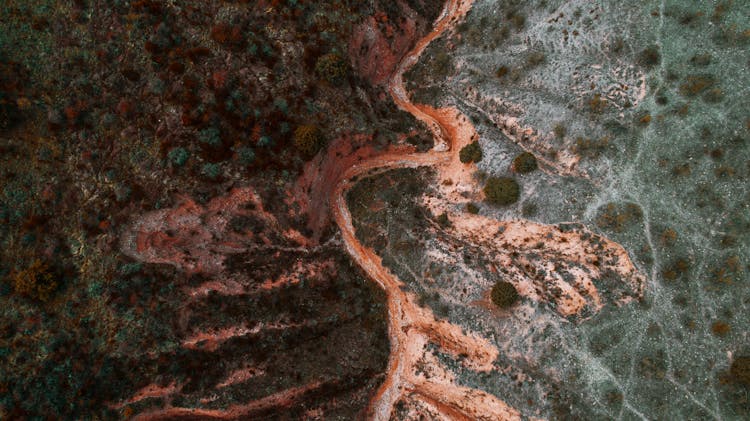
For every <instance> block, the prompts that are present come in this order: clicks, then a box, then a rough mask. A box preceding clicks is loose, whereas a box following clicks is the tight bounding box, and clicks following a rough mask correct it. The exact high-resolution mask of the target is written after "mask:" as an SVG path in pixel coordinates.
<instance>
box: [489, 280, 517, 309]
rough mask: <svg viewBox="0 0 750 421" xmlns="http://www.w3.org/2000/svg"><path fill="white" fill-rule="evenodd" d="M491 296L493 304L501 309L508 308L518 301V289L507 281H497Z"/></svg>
mask: <svg viewBox="0 0 750 421" xmlns="http://www.w3.org/2000/svg"><path fill="white" fill-rule="evenodd" d="M490 295H491V297H492V302H493V303H494V304H495V305H496V306H498V307H500V308H508V307H510V306H512V305H513V304H515V303H516V302H517V301H518V291H516V287H514V286H513V284H511V283H510V282H507V281H497V282H496V283H495V286H493V287H492V292H491V293H490Z"/></svg>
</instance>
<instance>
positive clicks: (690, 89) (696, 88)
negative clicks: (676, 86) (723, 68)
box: [680, 75, 716, 97]
mask: <svg viewBox="0 0 750 421" xmlns="http://www.w3.org/2000/svg"><path fill="white" fill-rule="evenodd" d="M714 83H716V80H715V79H714V77H713V76H711V75H689V76H687V78H686V79H685V82H683V83H682V84H681V85H680V94H682V96H685V97H694V96H696V95H699V94H701V93H703V92H705V91H706V90H707V89H710V88H712V87H713V86H714Z"/></svg>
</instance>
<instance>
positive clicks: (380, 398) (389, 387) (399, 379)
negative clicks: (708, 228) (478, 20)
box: [331, 0, 519, 420]
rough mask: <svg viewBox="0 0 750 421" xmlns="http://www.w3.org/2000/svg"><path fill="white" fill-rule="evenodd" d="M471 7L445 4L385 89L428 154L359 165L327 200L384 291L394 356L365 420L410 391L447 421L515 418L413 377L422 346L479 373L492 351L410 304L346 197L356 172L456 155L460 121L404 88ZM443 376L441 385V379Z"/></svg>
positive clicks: (351, 248)
mask: <svg viewBox="0 0 750 421" xmlns="http://www.w3.org/2000/svg"><path fill="white" fill-rule="evenodd" d="M471 3H472V2H471V1H470V0H449V1H448V2H447V3H446V5H445V7H444V9H443V12H442V13H441V15H440V17H439V18H438V19H437V21H436V23H435V26H434V28H433V30H432V31H431V32H430V33H429V34H428V35H426V36H425V37H424V38H422V39H421V40H419V41H418V42H417V44H416V45H415V47H414V48H413V49H412V50H411V51H410V52H409V53H408V54H407V55H406V56H405V57H404V59H403V60H402V61H401V63H400V64H399V66H398V69H397V71H396V73H395V74H394V76H393V78H392V80H391V82H390V84H389V91H390V93H391V96H392V97H393V100H394V102H395V103H396V105H398V106H399V108H401V109H403V110H405V111H407V112H409V113H411V114H412V115H413V116H414V117H415V118H417V119H418V120H420V121H422V122H423V123H425V124H426V125H427V126H428V127H429V128H430V130H431V131H432V133H433V135H434V137H435V147H434V148H433V149H432V150H431V151H429V152H426V153H412V154H386V155H381V156H377V157H375V158H372V159H370V160H368V161H365V162H362V163H359V164H356V165H354V166H352V167H350V168H349V169H348V170H347V171H345V172H344V173H343V174H342V175H341V177H340V178H339V180H338V182H337V185H336V188H335V189H334V191H333V197H332V200H331V203H332V204H333V216H334V219H335V221H336V223H337V224H338V226H339V228H340V230H341V234H342V237H343V241H344V243H345V245H346V248H347V250H348V252H349V253H350V254H351V256H352V257H353V259H354V260H355V261H357V263H358V264H359V265H360V266H361V267H362V268H363V269H364V270H365V271H366V272H367V274H368V275H369V276H370V277H371V278H372V279H373V280H374V281H375V282H377V283H378V284H379V285H380V286H381V287H382V288H383V289H384V290H385V292H386V297H387V298H386V299H387V307H388V331H389V339H390V342H391V354H390V357H389V362H388V367H387V371H386V379H385V380H384V382H383V384H382V385H381V387H380V389H379V390H378V391H377V393H376V394H375V396H374V398H373V399H372V401H371V403H370V406H369V408H368V418H371V419H375V420H387V419H389V418H390V416H391V412H392V410H393V406H394V404H395V403H396V402H397V401H398V400H399V399H400V398H402V397H403V395H404V393H410V394H411V395H412V396H413V397H415V398H417V399H420V400H422V401H423V402H424V403H427V404H429V405H430V406H432V407H433V408H435V409H437V410H438V411H439V412H440V413H442V415H444V416H447V417H449V418H464V417H465V418H467V419H515V418H518V417H519V414H518V412H517V411H516V410H514V409H513V408H511V407H509V406H507V405H506V404H505V403H504V402H502V401H500V400H499V399H497V398H495V397H494V396H492V395H489V394H487V393H484V392H481V391H478V390H472V389H468V388H464V387H460V386H457V385H455V384H453V383H452V382H450V381H448V380H449V379H448V377H449V376H448V374H447V373H442V376H441V375H438V376H437V378H438V380H434V379H429V380H428V379H426V378H424V377H422V376H418V375H415V374H414V373H413V372H412V368H413V366H414V364H415V363H416V362H417V359H418V358H420V357H423V355H422V354H423V348H424V345H425V343H426V342H427V341H430V342H433V343H436V344H437V345H439V346H440V347H441V348H442V349H443V350H445V351H447V352H449V353H451V354H454V355H460V354H463V355H468V358H466V365H468V366H470V367H471V368H473V369H475V370H478V371H489V370H491V369H492V366H493V361H494V360H495V358H496V357H497V350H496V349H495V347H493V346H492V345H491V344H490V343H489V342H488V341H486V340H485V339H483V338H480V337H477V336H473V335H466V334H464V333H463V332H462V330H461V328H459V327H458V326H455V325H451V324H449V323H447V322H439V321H437V320H435V318H434V316H433V315H432V313H431V312H430V311H429V310H426V309H423V308H420V307H419V306H417V305H416V303H415V302H414V299H413V298H412V297H411V296H410V295H407V293H405V292H404V291H403V290H402V289H401V288H400V286H401V282H400V281H399V279H398V278H397V277H396V276H395V275H393V274H392V273H391V272H389V271H388V270H387V269H386V268H384V267H383V265H382V262H381V259H380V257H378V256H377V255H376V254H375V252H374V251H373V250H372V249H371V248H368V247H366V246H364V245H363V244H361V243H360V242H359V240H358V239H357V237H356V234H355V230H354V226H353V224H352V217H351V213H350V212H349V209H348V207H347V203H346V194H347V192H348V191H349V189H350V188H351V187H352V186H353V185H354V183H353V182H352V181H351V180H352V179H355V178H356V177H357V176H359V175H364V174H368V173H370V172H372V171H374V170H378V169H393V168H407V167H422V166H433V165H438V164H449V163H450V161H451V158H452V155H456V153H455V151H456V150H457V149H458V148H457V147H458V145H459V143H461V142H460V140H461V139H459V136H457V134H458V133H460V129H459V127H458V124H459V123H458V119H457V118H456V119H454V120H453V121H451V120H449V119H446V118H444V116H443V115H441V110H433V109H431V108H429V107H425V106H418V105H416V104H414V103H412V102H411V101H410V100H409V98H408V96H407V95H406V91H405V89H404V85H403V74H404V72H405V71H406V70H408V69H409V68H410V67H411V66H412V65H414V64H415V63H416V61H417V59H418V58H419V56H420V55H421V53H422V51H424V49H425V48H426V47H427V46H428V45H429V43H430V42H431V41H432V40H434V39H435V38H437V37H438V36H440V35H441V34H442V33H443V32H444V31H446V30H447V29H448V28H450V27H451V25H454V24H455V23H456V22H458V21H459V20H460V19H461V18H462V17H463V16H464V15H465V14H466V13H467V12H468V10H469V9H470V8H471ZM472 132H473V129H472ZM464 140H466V139H464ZM441 377H442V378H443V379H442V380H444V381H440V380H441Z"/></svg>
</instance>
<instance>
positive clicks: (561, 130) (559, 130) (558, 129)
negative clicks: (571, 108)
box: [552, 123, 568, 139]
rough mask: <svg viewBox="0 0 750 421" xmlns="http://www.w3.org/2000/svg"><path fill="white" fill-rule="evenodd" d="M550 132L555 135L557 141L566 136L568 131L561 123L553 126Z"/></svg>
mask: <svg viewBox="0 0 750 421" xmlns="http://www.w3.org/2000/svg"><path fill="white" fill-rule="evenodd" d="M552 131H553V132H554V133H555V137H556V138H558V139H564V138H565V135H566V134H568V129H567V127H565V125H564V124H562V123H557V124H555V127H554V128H553V129H552Z"/></svg>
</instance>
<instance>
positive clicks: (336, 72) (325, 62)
mask: <svg viewBox="0 0 750 421" xmlns="http://www.w3.org/2000/svg"><path fill="white" fill-rule="evenodd" d="M348 73H349V66H347V64H346V61H344V59H343V57H341V56H340V55H338V54H335V53H330V54H326V55H324V56H322V57H320V58H319V59H318V61H317V62H316V63H315V74H317V75H318V77H320V78H322V79H325V80H327V81H328V82H332V83H333V82H338V81H340V80H342V79H344V78H345V77H346V76H347V75H348Z"/></svg>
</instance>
